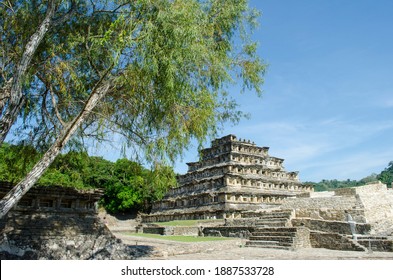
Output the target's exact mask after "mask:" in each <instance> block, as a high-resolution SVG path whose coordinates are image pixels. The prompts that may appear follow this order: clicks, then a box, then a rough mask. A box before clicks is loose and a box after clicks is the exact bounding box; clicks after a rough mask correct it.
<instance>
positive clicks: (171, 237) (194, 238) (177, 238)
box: [128, 233, 233, 242]
mask: <svg viewBox="0 0 393 280" xmlns="http://www.w3.org/2000/svg"><path fill="white" fill-rule="evenodd" d="M128 235H132V236H140V237H148V238H155V239H162V240H170V241H180V242H204V241H222V240H230V239H233V238H228V237H203V236H183V235H159V234H150V233H129V234H128Z"/></svg>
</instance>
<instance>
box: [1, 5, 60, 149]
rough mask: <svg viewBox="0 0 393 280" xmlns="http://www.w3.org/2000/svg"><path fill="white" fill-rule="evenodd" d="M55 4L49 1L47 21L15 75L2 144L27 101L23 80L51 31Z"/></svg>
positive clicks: (39, 29)
mask: <svg viewBox="0 0 393 280" xmlns="http://www.w3.org/2000/svg"><path fill="white" fill-rule="evenodd" d="M54 2H55V1H54V0H51V1H49V3H48V9H47V11H46V15H45V19H44V20H43V21H42V23H41V25H40V26H39V27H38V30H37V31H36V32H35V33H34V34H33V35H32V36H31V37H30V39H29V42H28V43H27V44H26V47H25V50H24V52H23V54H22V58H21V60H20V62H19V65H18V67H17V70H16V73H14V75H13V80H12V85H11V92H10V98H9V100H8V104H7V109H6V110H5V113H4V115H3V116H2V118H1V119H0V144H2V143H3V142H4V139H5V137H6V136H7V134H8V132H9V130H10V129H11V126H12V125H13V124H14V122H15V120H16V118H17V116H18V114H19V112H20V110H21V109H22V107H23V105H24V102H25V100H26V98H25V97H24V96H23V94H22V79H23V77H24V75H25V73H26V71H27V68H28V66H29V64H30V62H31V60H32V58H33V55H34V54H35V52H36V50H37V48H38V46H39V44H40V43H41V41H42V39H43V38H44V36H45V34H46V33H47V32H48V30H49V27H50V24H51V22H52V18H53V15H54V13H55V3H54Z"/></svg>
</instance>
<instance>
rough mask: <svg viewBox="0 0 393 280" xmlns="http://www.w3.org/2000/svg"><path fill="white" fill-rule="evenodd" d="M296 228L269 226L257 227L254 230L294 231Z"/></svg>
mask: <svg viewBox="0 0 393 280" xmlns="http://www.w3.org/2000/svg"><path fill="white" fill-rule="evenodd" d="M296 231H297V229H296V228H294V227H270V228H258V229H256V232H296Z"/></svg>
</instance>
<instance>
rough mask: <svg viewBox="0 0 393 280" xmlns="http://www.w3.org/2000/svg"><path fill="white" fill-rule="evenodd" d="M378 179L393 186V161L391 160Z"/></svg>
mask: <svg viewBox="0 0 393 280" xmlns="http://www.w3.org/2000/svg"><path fill="white" fill-rule="evenodd" d="M377 178H378V180H380V181H381V182H382V183H385V184H386V185H388V187H390V188H391V187H392V182H393V161H391V162H389V165H388V167H386V168H385V169H384V170H383V171H382V172H381V173H380V174H379V175H378V176H377Z"/></svg>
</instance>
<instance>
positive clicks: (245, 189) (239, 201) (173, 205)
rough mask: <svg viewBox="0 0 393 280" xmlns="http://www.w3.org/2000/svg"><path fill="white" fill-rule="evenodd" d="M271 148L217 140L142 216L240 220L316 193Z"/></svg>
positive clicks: (148, 218) (230, 137)
mask: <svg viewBox="0 0 393 280" xmlns="http://www.w3.org/2000/svg"><path fill="white" fill-rule="evenodd" d="M268 150H269V148H267V147H258V146H256V145H255V143H253V142H251V141H250V140H242V139H237V138H236V136H234V135H228V136H225V137H222V138H220V139H216V140H214V141H212V145H211V147H210V148H207V149H203V150H202V151H201V158H200V160H199V161H198V162H191V163H188V172H187V173H186V174H185V175H181V176H179V177H178V187H177V188H173V189H171V190H170V191H169V192H168V193H167V194H166V195H165V196H164V198H163V199H162V200H160V201H158V202H156V203H155V204H154V205H153V208H152V211H151V214H149V215H143V220H144V222H157V221H169V220H182V219H222V218H240V217H241V215H242V213H244V212H245V211H255V210H262V209H266V208H272V207H277V206H279V205H280V204H282V202H283V201H284V200H285V199H286V198H288V197H294V196H297V195H301V194H305V195H306V196H307V194H308V193H310V192H312V191H313V188H312V187H310V186H305V185H303V184H302V183H301V182H300V181H299V178H298V172H287V171H285V169H284V167H283V161H284V160H283V159H280V158H276V157H272V156H270V155H269V154H268Z"/></svg>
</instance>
